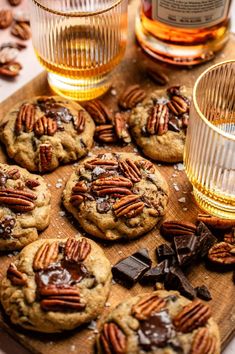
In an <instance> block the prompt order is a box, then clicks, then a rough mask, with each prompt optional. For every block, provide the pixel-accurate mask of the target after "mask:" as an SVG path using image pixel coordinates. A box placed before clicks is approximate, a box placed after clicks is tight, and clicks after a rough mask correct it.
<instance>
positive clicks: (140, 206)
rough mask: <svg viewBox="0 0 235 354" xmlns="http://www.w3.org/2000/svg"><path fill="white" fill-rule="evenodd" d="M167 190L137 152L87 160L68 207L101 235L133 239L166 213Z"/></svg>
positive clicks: (70, 186) (67, 194)
mask: <svg viewBox="0 0 235 354" xmlns="http://www.w3.org/2000/svg"><path fill="white" fill-rule="evenodd" d="M168 194H169V192H168V186H167V183H166V181H165V180H164V178H163V177H162V176H161V174H160V173H159V172H158V170H157V169H156V167H155V166H154V164H152V163H151V162H150V161H148V160H145V159H144V158H142V157H140V156H137V155H135V154H134V153H113V154H111V153H106V154H101V155H97V156H94V157H92V158H87V159H85V160H83V161H82V162H81V163H80V164H79V166H78V168H77V170H76V171H75V172H74V173H73V174H72V176H71V177H70V179H69V180H68V182H67V185H66V188H65V190H64V195H63V201H64V205H65V207H66V209H67V210H68V211H70V212H71V213H72V214H73V215H74V217H75V218H76V219H77V220H78V221H79V223H80V225H81V226H82V227H83V229H84V230H85V231H87V232H88V233H90V234H91V235H94V236H96V237H99V238H102V239H107V240H117V239H120V238H126V239H132V238H135V237H138V236H141V235H142V234H144V233H146V232H148V231H149V230H151V229H152V228H153V227H154V226H155V225H156V224H157V223H158V221H159V219H160V218H161V217H162V216H163V215H164V213H165V209H166V205H167V202H168Z"/></svg>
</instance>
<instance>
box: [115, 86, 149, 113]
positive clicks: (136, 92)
mask: <svg viewBox="0 0 235 354" xmlns="http://www.w3.org/2000/svg"><path fill="white" fill-rule="evenodd" d="M145 97H146V93H145V92H144V90H142V89H141V88H140V86H139V85H132V86H129V87H128V88H127V89H126V90H125V91H124V92H123V94H122V95H121V96H120V97H119V101H118V104H119V106H120V107H121V108H124V109H131V108H133V107H135V106H136V105H137V104H138V103H140V102H142V101H143V100H144V98H145Z"/></svg>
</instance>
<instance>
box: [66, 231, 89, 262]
mask: <svg viewBox="0 0 235 354" xmlns="http://www.w3.org/2000/svg"><path fill="white" fill-rule="evenodd" d="M90 252H91V245H90V243H89V242H88V241H87V239H85V238H82V239H81V240H79V241H78V240H76V239H75V238H73V237H70V238H68V240H67V241H66V245H65V257H66V260H68V261H70V262H75V263H78V262H83V261H84V260H85V259H86V258H87V256H88V254H89V253H90Z"/></svg>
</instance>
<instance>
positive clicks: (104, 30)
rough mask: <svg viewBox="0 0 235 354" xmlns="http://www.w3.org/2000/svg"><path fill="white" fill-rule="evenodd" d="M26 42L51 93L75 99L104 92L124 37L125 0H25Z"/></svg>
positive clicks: (116, 62)
mask: <svg viewBox="0 0 235 354" xmlns="http://www.w3.org/2000/svg"><path fill="white" fill-rule="evenodd" d="M29 3H30V13H31V21H30V23H31V29H32V40H33V46H34V50H35V53H36V56H37V58H38V60H39V62H40V63H41V64H42V66H44V68H45V69H46V70H47V71H48V82H49V85H50V86H51V88H52V89H53V91H55V92H56V93H57V94H59V95H61V96H64V97H66V98H70V99H75V100H78V101H85V100H90V99H93V98H95V97H98V96H100V95H102V94H103V93H105V92H106V91H107V89H108V88H109V87H110V85H111V72H112V71H113V69H114V68H115V67H116V66H117V65H118V63H119V62H120V61H121V59H122V57H123V55H124V52H125V48H126V40H127V3H128V0H30V2H29Z"/></svg>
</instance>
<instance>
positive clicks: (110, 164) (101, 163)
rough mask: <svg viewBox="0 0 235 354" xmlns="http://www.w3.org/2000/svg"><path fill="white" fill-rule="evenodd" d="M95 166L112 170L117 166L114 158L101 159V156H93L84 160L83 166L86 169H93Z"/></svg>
mask: <svg viewBox="0 0 235 354" xmlns="http://www.w3.org/2000/svg"><path fill="white" fill-rule="evenodd" d="M97 166H98V167H101V168H103V169H105V170H114V169H117V168H118V162H117V161H116V160H103V159H102V158H95V159H93V160H90V161H88V162H85V168H87V169H88V170H93V169H94V168H95V167H97Z"/></svg>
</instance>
